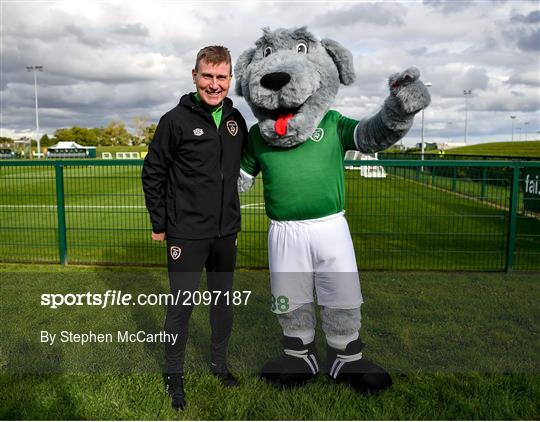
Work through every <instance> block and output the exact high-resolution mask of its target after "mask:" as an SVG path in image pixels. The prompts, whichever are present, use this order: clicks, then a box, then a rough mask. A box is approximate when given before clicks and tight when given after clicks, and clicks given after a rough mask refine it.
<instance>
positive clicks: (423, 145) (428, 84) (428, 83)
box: [420, 82, 433, 171]
mask: <svg viewBox="0 0 540 422" xmlns="http://www.w3.org/2000/svg"><path fill="white" fill-rule="evenodd" d="M424 85H425V86H426V87H427V88H429V87H430V86H432V85H433V84H432V83H431V82H426V83H425V84H424ZM420 133H421V135H420V136H421V140H422V143H421V160H422V161H424V150H425V144H424V109H422V131H421V132H420ZM421 171H424V168H423V167H422V168H421Z"/></svg>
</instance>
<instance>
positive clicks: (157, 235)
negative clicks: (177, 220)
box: [152, 232, 167, 242]
mask: <svg viewBox="0 0 540 422" xmlns="http://www.w3.org/2000/svg"><path fill="white" fill-rule="evenodd" d="M166 238H167V235H166V234H165V232H163V233H154V232H152V240H157V241H158V242H163V241H164V240H165V239H166Z"/></svg>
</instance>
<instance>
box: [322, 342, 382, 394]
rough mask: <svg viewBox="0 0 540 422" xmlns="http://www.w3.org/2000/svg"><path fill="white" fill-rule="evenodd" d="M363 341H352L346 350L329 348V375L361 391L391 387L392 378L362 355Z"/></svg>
mask: <svg viewBox="0 0 540 422" xmlns="http://www.w3.org/2000/svg"><path fill="white" fill-rule="evenodd" d="M363 346H364V345H363V344H362V341H361V340H360V339H357V340H354V341H351V342H350V343H349V344H348V345H347V348H346V349H345V350H337V349H334V348H332V347H330V346H328V349H327V369H328V375H330V377H331V378H332V379H334V380H335V381H337V382H341V383H344V384H347V385H349V386H350V387H352V388H354V389H355V390H357V391H360V392H375V391H381V390H385V389H387V388H389V387H390V386H391V385H392V378H390V375H389V374H388V372H386V371H385V370H384V369H383V368H381V367H380V366H379V365H376V364H374V363H373V362H370V361H369V360H367V359H364V358H363V357H362V352H361V350H362V348H363Z"/></svg>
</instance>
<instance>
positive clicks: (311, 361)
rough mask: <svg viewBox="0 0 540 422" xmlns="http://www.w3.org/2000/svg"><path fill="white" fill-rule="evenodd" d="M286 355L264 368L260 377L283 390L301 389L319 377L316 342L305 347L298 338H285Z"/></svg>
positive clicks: (283, 342) (267, 363) (273, 360)
mask: <svg viewBox="0 0 540 422" xmlns="http://www.w3.org/2000/svg"><path fill="white" fill-rule="evenodd" d="M281 342H282V344H283V348H284V353H283V355H281V356H280V357H278V358H276V359H272V360H270V361H268V362H266V364H265V365H264V366H263V368H262V370H261V373H260V377H261V378H262V379H264V380H266V381H268V382H271V383H272V384H275V385H277V386H279V387H282V388H289V387H300V386H302V385H305V384H306V383H307V382H309V381H311V380H312V379H314V378H315V377H316V376H317V373H318V372H319V365H318V363H317V351H316V350H315V342H311V343H309V344H306V345H304V343H303V342H302V340H301V339H299V338H297V337H287V336H284V337H283V339H282V340H281Z"/></svg>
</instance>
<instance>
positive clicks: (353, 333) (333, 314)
mask: <svg viewBox="0 0 540 422" xmlns="http://www.w3.org/2000/svg"><path fill="white" fill-rule="evenodd" d="M321 318H322V329H323V331H324V333H325V334H326V342H327V343H328V345H329V346H331V347H333V348H335V349H338V350H345V348H346V347H347V344H349V343H350V342H351V341H354V340H356V339H357V338H358V331H359V330H360V325H361V316H360V308H354V309H335V308H328V307H323V308H322V309H321Z"/></svg>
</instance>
